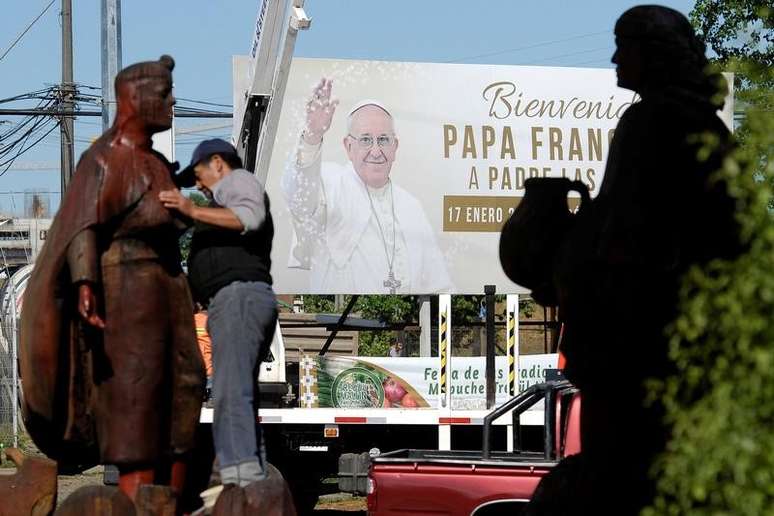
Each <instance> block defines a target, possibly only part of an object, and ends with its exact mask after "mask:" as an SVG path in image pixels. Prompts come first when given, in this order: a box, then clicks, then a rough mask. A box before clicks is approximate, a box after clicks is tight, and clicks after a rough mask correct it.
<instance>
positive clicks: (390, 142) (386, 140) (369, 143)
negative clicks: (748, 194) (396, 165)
mask: <svg viewBox="0 0 774 516" xmlns="http://www.w3.org/2000/svg"><path fill="white" fill-rule="evenodd" d="M348 136H349V137H350V138H352V139H353V140H355V141H356V142H357V144H358V145H359V146H360V148H361V149H370V148H371V147H373V145H374V137H373V136H371V135H370V134H363V135H360V136H355V135H354V134H350V135H348ZM395 141H396V140H395V137H394V136H390V135H389V134H380V135H379V136H377V137H376V144H377V145H379V147H381V148H382V149H391V148H392V147H393V146H394V145H395Z"/></svg>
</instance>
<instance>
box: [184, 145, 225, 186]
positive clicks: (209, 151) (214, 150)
mask: <svg viewBox="0 0 774 516" xmlns="http://www.w3.org/2000/svg"><path fill="white" fill-rule="evenodd" d="M213 154H220V155H221V156H223V155H228V154H233V155H234V156H238V153H237V150H236V149H235V148H234V146H233V145H231V144H230V143H228V142H227V141H226V140H221V139H220V138H213V139H211V140H204V141H203V142H201V143H200V144H199V145H197V146H196V148H195V149H194V151H193V155H192V156H191V163H190V164H189V165H188V166H187V167H185V168H184V169H183V170H181V171H180V173H179V174H177V175H176V176H175V184H176V185H177V186H179V187H182V188H190V187H192V186H194V185H195V184H196V175H195V174H194V167H195V166H196V165H198V164H199V162H201V161H204V160H205V159H207V158H209V157H210V156H212V155H213Z"/></svg>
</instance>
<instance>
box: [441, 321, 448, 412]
mask: <svg viewBox="0 0 774 516" xmlns="http://www.w3.org/2000/svg"><path fill="white" fill-rule="evenodd" d="M447 318H448V313H447V312H446V311H445V310H444V311H443V312H441V335H440V339H441V343H440V351H441V396H442V397H443V398H442V399H445V398H446V392H447V390H446V359H447V346H448V342H449V336H448V334H447V331H446V330H447Z"/></svg>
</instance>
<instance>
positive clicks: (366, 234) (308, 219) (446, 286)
mask: <svg viewBox="0 0 774 516" xmlns="http://www.w3.org/2000/svg"><path fill="white" fill-rule="evenodd" d="M331 90H332V81H331V80H328V79H322V80H321V81H320V82H319V84H318V85H317V86H316V87H315V88H314V92H313V94H312V98H311V99H310V100H309V102H308V103H307V104H306V124H305V127H304V128H303V130H302V132H301V134H300V136H299V140H298V146H297V149H296V151H295V152H294V153H293V155H292V156H291V159H290V162H289V163H288V166H287V167H286V170H285V172H284V174H283V177H282V190H283V193H284V196H285V199H286V201H287V203H288V206H289V209H290V213H291V215H292V219H293V227H294V230H295V231H294V237H293V247H292V249H291V256H290V262H289V266H290V267H298V268H302V269H308V270H309V271H310V285H309V292H310V293H315V294H344V293H346V294H409V293H411V294H433V293H443V292H450V291H451V290H452V288H453V285H452V282H451V279H450V277H449V273H448V270H447V267H446V263H445V261H444V257H443V254H442V253H441V250H440V248H439V247H438V244H437V242H436V238H435V234H434V233H433V229H432V227H431V226H430V223H429V222H428V220H427V217H426V216H425V213H424V210H423V209H422V205H421V204H420V202H419V201H418V200H417V199H416V198H415V197H414V196H413V195H411V194H410V193H409V192H407V191H406V190H405V189H403V188H401V187H400V186H399V185H398V184H396V183H395V182H394V181H393V180H392V178H391V171H392V168H393V164H394V163H395V158H396V156H397V153H398V147H399V140H398V136H397V134H396V130H395V121H394V120H393V117H392V114H391V113H390V111H389V110H388V109H387V107H385V106H384V104H382V103H381V102H379V101H376V100H363V101H361V102H358V103H357V104H355V105H354V106H353V107H352V108H351V109H350V110H349V112H348V113H347V134H345V135H343V138H342V144H343V145H344V150H345V151H346V155H347V157H348V162H347V163H344V164H340V163H334V162H326V161H323V156H322V154H323V140H324V137H325V133H326V132H327V131H328V129H329V128H330V126H331V121H332V119H333V115H334V113H335V112H336V107H337V106H338V100H335V99H332V97H331Z"/></svg>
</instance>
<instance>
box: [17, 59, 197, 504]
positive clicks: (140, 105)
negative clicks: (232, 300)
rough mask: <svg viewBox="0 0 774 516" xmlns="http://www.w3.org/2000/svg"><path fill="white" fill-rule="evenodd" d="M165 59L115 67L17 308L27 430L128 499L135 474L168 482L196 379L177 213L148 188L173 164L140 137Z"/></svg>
mask: <svg viewBox="0 0 774 516" xmlns="http://www.w3.org/2000/svg"><path fill="white" fill-rule="evenodd" d="M173 68H174V61H173V60H172V58H171V57H169V56H162V57H161V59H160V60H159V61H152V62H144V63H138V64H135V65H132V66H129V67H128V68H125V69H124V70H122V71H121V72H120V73H119V74H118V75H117V77H116V81H115V87H116V96H117V99H118V105H117V115H116V119H115V122H114V124H113V126H112V127H111V128H110V129H109V130H108V131H107V132H106V133H105V134H103V135H102V136H101V137H100V138H99V139H98V140H97V141H96V142H95V143H94V144H93V145H92V146H91V147H90V148H89V149H88V150H87V151H86V152H85V153H84V154H83V156H82V157H81V159H80V161H79V163H78V167H77V170H76V173H75V175H74V176H73V179H72V182H71V185H70V187H69V189H68V190H67V192H66V193H65V195H64V198H63V199H62V203H61V207H60V208H59V212H58V213H57V216H56V218H55V219H54V222H53V225H52V227H51V230H50V231H49V233H48V240H47V242H46V245H45V247H44V248H43V250H42V252H41V254H40V256H39V258H38V261H37V263H36V265H35V270H34V272H33V274H32V277H31V278H30V281H29V285H28V290H27V291H26V298H25V308H24V311H23V312H22V334H21V338H22V344H21V350H20V351H21V373H22V381H23V392H24V404H23V405H24V420H25V423H26V425H27V430H28V431H29V433H30V435H31V436H32V438H33V440H34V441H35V443H36V444H37V445H38V447H40V449H41V450H42V451H43V452H44V453H46V455H48V456H49V457H51V458H53V459H55V460H57V461H58V463H59V467H60V469H68V468H69V469H76V470H77V469H82V468H84V467H87V466H90V465H92V464H95V463H100V462H101V463H105V464H115V465H117V466H118V468H119V472H120V479H119V487H120V489H121V490H122V491H123V492H124V493H125V494H126V495H127V496H128V497H129V498H130V499H131V500H135V499H136V495H137V490H138V486H139V485H140V484H153V483H167V484H170V486H171V488H172V491H176V490H180V488H181V486H182V483H183V480H184V477H185V468H184V466H183V461H182V459H183V456H184V454H185V453H186V452H187V451H189V450H190V449H191V447H192V446H193V440H194V432H195V429H196V425H197V422H198V417H199V412H200V408H201V400H202V393H203V386H204V366H203V363H202V359H201V356H200V354H199V351H198V348H197V345H196V337H195V334H194V324H193V307H192V303H191V297H190V293H189V291H188V286H187V282H186V278H185V275H184V274H183V272H182V270H181V266H180V255H179V249H178V237H179V235H180V233H181V231H182V230H184V229H185V225H184V224H183V222H182V221H180V220H177V219H176V218H175V217H176V216H175V214H174V213H172V212H170V211H169V210H167V209H165V208H164V207H163V206H162V204H161V202H159V200H158V193H159V192H160V191H162V190H170V189H173V188H174V184H173V182H172V175H173V172H174V167H173V166H172V165H171V164H170V163H169V162H168V161H167V160H166V159H165V158H164V157H163V156H162V155H161V154H159V153H157V152H155V151H153V150H152V148H151V136H152V135H153V134H154V133H157V132H159V131H163V130H166V129H169V128H170V127H171V124H172V106H173V105H174V103H175V99H174V97H173V95H172V69H173Z"/></svg>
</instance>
